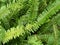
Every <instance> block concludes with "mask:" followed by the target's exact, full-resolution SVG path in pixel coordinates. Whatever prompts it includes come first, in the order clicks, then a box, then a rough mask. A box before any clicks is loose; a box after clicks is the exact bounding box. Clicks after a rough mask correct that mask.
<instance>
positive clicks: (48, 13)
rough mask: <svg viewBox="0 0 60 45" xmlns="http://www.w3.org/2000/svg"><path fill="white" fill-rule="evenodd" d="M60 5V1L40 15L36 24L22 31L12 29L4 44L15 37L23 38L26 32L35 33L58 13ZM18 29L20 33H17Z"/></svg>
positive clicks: (7, 33)
mask: <svg viewBox="0 0 60 45" xmlns="http://www.w3.org/2000/svg"><path fill="white" fill-rule="evenodd" d="M59 5H60V1H55V2H54V3H53V4H52V5H51V6H49V7H48V8H47V11H46V10H45V11H43V12H42V14H40V15H41V16H40V17H38V19H37V21H36V23H32V24H29V23H28V24H27V25H26V27H25V28H24V29H23V28H22V29H20V28H17V27H16V28H12V29H10V30H11V31H10V30H8V31H7V32H6V34H5V38H4V39H3V43H6V42H7V41H9V40H11V39H13V37H18V36H19V35H20V36H22V35H24V34H25V33H26V32H28V33H29V32H33V33H34V31H37V29H38V28H39V26H41V25H42V24H44V23H45V22H46V21H47V20H48V19H49V18H50V17H51V16H53V15H54V14H55V13H56V12H58V11H59V9H60V6H59ZM19 27H21V26H19ZM16 29H17V30H19V31H17V30H16ZM20 30H21V31H20ZM13 32H14V33H13ZM15 32H19V33H18V34H17V35H16V34H15ZM10 36H11V37H10Z"/></svg>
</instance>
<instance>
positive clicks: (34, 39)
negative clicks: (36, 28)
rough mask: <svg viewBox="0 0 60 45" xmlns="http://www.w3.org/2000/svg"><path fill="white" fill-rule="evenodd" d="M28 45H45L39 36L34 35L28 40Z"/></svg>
mask: <svg viewBox="0 0 60 45" xmlns="http://www.w3.org/2000/svg"><path fill="white" fill-rule="evenodd" d="M28 44H29V45H37V44H38V45H43V44H42V41H41V40H40V38H39V37H38V36H37V35H33V36H30V37H29V38H28Z"/></svg>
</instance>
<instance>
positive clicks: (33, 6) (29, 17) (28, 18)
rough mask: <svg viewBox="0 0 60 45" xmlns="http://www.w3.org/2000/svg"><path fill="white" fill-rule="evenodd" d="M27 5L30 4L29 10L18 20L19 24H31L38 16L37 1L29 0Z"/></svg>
mask: <svg viewBox="0 0 60 45" xmlns="http://www.w3.org/2000/svg"><path fill="white" fill-rule="evenodd" d="M28 3H29V4H30V5H29V6H30V8H29V9H28V10H27V13H26V15H23V16H22V17H21V18H20V20H19V22H18V23H19V24H21V23H23V24H24V25H25V24H26V23H31V22H32V21H35V19H36V18H37V14H38V12H37V11H38V6H39V0H29V1H28Z"/></svg>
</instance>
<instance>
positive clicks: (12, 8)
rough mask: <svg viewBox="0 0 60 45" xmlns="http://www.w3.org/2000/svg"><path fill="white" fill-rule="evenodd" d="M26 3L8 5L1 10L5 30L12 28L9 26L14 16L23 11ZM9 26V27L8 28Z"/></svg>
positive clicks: (0, 15)
mask: <svg viewBox="0 0 60 45" xmlns="http://www.w3.org/2000/svg"><path fill="white" fill-rule="evenodd" d="M24 2H25V1H24V0H22V2H20V3H18V2H17V3H12V4H8V6H7V7H5V6H4V7H1V9H0V20H1V21H2V22H3V24H4V26H5V28H6V27H10V26H9V20H10V19H11V17H12V16H13V15H16V13H17V12H19V11H20V10H21V9H23V7H24V4H23V3H24ZM6 25H8V26H6Z"/></svg>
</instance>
